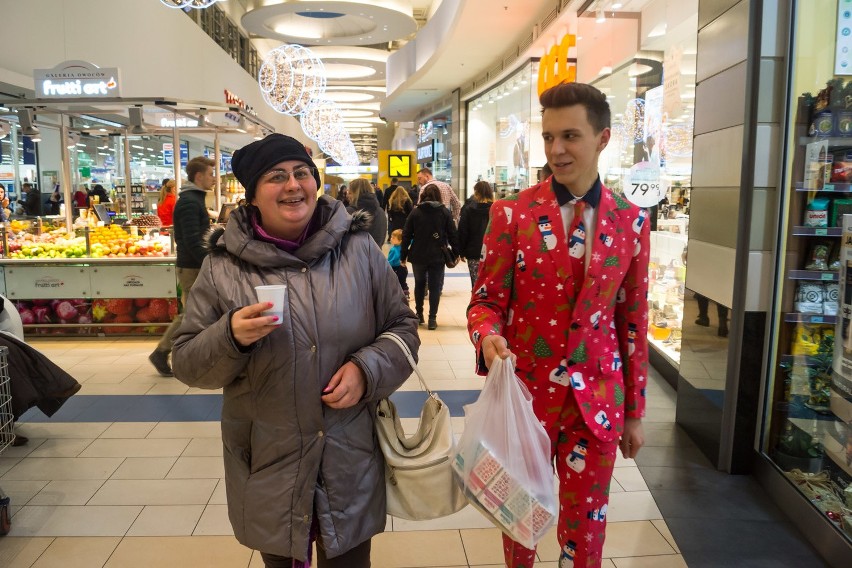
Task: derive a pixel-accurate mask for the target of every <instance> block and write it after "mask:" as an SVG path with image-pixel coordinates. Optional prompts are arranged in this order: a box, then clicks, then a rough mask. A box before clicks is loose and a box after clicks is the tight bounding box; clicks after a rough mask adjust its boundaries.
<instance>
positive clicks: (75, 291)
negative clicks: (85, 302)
mask: <svg viewBox="0 0 852 568" xmlns="http://www.w3.org/2000/svg"><path fill="white" fill-rule="evenodd" d="M6 289H7V291H8V292H9V297H10V298H13V299H27V300H43V299H53V298H66V297H67V298H88V297H91V294H90V290H91V286H90V281H89V273H88V271H87V269H86V268H85V267H81V266H16V267H14V268H13V267H6Z"/></svg>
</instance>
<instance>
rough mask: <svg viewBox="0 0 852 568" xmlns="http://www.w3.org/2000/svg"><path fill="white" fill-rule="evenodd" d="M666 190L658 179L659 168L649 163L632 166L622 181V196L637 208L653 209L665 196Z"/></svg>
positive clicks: (662, 182)
mask: <svg viewBox="0 0 852 568" xmlns="http://www.w3.org/2000/svg"><path fill="white" fill-rule="evenodd" d="M667 190H668V187H666V185H665V182H664V181H663V180H662V179H661V178H660V168H658V167H655V166H653V165H652V164H651V162H639V163H638V164H634V165H633V167H631V168H630V172H628V174H627V177H626V178H625V179H624V196H625V197H626V198H627V200H628V201H630V202H631V203H633V204H634V205H638V206H639V207H653V206H654V205H656V204H657V203H659V202H660V201H661V200H662V199H663V197H665V196H666V191H667Z"/></svg>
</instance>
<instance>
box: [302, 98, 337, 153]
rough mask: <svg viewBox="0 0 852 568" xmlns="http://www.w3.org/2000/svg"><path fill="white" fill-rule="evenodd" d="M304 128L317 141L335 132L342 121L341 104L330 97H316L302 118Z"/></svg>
mask: <svg viewBox="0 0 852 568" xmlns="http://www.w3.org/2000/svg"><path fill="white" fill-rule="evenodd" d="M300 121H301V123H302V130H304V131H305V134H307V135H308V136H309V137H310V138H312V139H313V140H316V141H317V142H319V141H321V140H323V139H325V138H327V137H329V136H330V135H331V134H332V133H334V131H335V130H334V129H335V126H336V125H339V124H340V123H341V122H342V117H341V116H340V106H339V105H338V104H337V103H335V102H333V101H330V100H328V99H325V98H321V99H314V100H312V101H311V102H310V103H309V104H308V107H307V108H306V109H305V111H304V112H303V113H302V116H301V118H300Z"/></svg>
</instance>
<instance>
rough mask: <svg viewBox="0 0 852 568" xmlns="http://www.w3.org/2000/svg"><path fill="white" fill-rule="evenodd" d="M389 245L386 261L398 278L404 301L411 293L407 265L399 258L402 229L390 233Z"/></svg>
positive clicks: (408, 298)
mask: <svg viewBox="0 0 852 568" xmlns="http://www.w3.org/2000/svg"><path fill="white" fill-rule="evenodd" d="M390 242H391V246H390V249H389V250H388V262H389V263H390V265H391V268H392V269H393V271H394V274H396V277H397V278H398V279H399V286H400V287H401V288H402V291H403V293H404V294H405V299H406V301H408V300H411V294H410V293H409V291H408V267H407V266H405V265H404V264H402V262H401V261H400V258H401V257H402V247H401V246H400V245H402V229H396V230H395V231H394V232H392V233H391V238H390Z"/></svg>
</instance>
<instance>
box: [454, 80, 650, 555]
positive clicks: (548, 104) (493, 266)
mask: <svg viewBox="0 0 852 568" xmlns="http://www.w3.org/2000/svg"><path fill="white" fill-rule="evenodd" d="M540 102H541V106H542V109H543V110H542V121H541V126H542V136H543V138H544V151H545V154H546V156H547V163H548V165H549V166H550V168H551V169H552V170H553V175H552V176H551V177H549V178H547V179H546V180H544V181H543V182H541V183H539V184H538V185H535V186H533V187H531V188H529V189H526V190H524V191H522V192H520V193H519V194H517V195H515V196H512V197H510V198H508V199H506V200H501V201H498V202H496V203H495V204H494V206H493V207H492V208H491V223H490V226H489V229H488V232H487V233H486V235H485V240H484V243H483V257H482V261H481V264H480V268H479V278H478V279H477V281H476V284H475V285H474V289H473V294H472V298H471V303H470V306H469V307H468V314H467V317H468V329H469V331H470V334H471V339H472V341H473V343H474V345H475V346H476V349H477V359H478V369H477V371H478V372H479V373H480V374H485V373H486V371H487V366H488V365H489V364H490V363H491V361H492V360H493V359H494V358H495V357H503V358H506V357H512V358H513V359H515V361H516V373H517V376H518V378H519V380H521V381H522V382H523V383H524V384H525V385H526V386H527V388H528V389H529V390H530V392H531V393H532V396H533V408H534V410H535V413H536V416H537V417H538V418H539V419H540V421H541V424H542V425H543V426H544V428H545V430H547V432H548V434H549V435H550V439H551V441H552V453H553V458H554V461H555V464H556V474H557V476H558V478H559V503H560V511H559V520H558V524H557V537H558V539H559V545H560V547H561V548H562V556H561V558H560V561H559V566H560V568H562V567H566V566H576V567H578V568H579V567H594V566H600V565H601V555H602V551H603V543H604V536H605V530H606V509H607V502H608V497H609V483H610V480H611V478H612V469H613V465H614V463H615V454H616V450H617V449H618V448H619V447H620V448H621V452H622V455H623V456H624V457H626V458H633V457H635V456H636V454H637V453H638V451H639V448H641V447H642V444H643V443H644V434H643V431H642V423H641V418H642V416H643V415H644V413H645V386H646V383H647V377H648V345H647V339H646V330H647V326H648V313H647V300H646V296H647V291H648V253H649V250H648V248H649V225H650V223H648V222H647V211H645V210H644V209H640V208H639V207H636V206H634V205H632V204H630V203H628V202H627V201H626V200H625V199H624V198H623V197H621V196H619V195H617V194H614V193H613V192H611V191H610V190H609V189H607V188H606V187H604V186H603V185H602V184H601V181H600V178H599V177H598V158H599V156H600V153H601V151H602V150H603V149H604V148H606V145H607V143H608V142H609V138H610V110H609V105H608V103H607V100H606V96H605V95H603V93H601V92H600V91H598V90H597V89H595V88H594V87H592V86H590V85H585V84H580V83H563V84H561V85H558V86H556V87H553V88H551V89H548V90H547V91H545V92H544V93H542V95H541V97H540ZM503 545H504V552H505V558H506V565H507V566H510V567H512V568H521V567H523V568H529V567H531V566H532V565H533V562H534V559H535V551H534V550H530V549H527V548H524V547H523V546H521V545H520V544H518V543H516V542H513V541H512V540H511V539H510V538H508V537H506V536H504V537H503Z"/></svg>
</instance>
